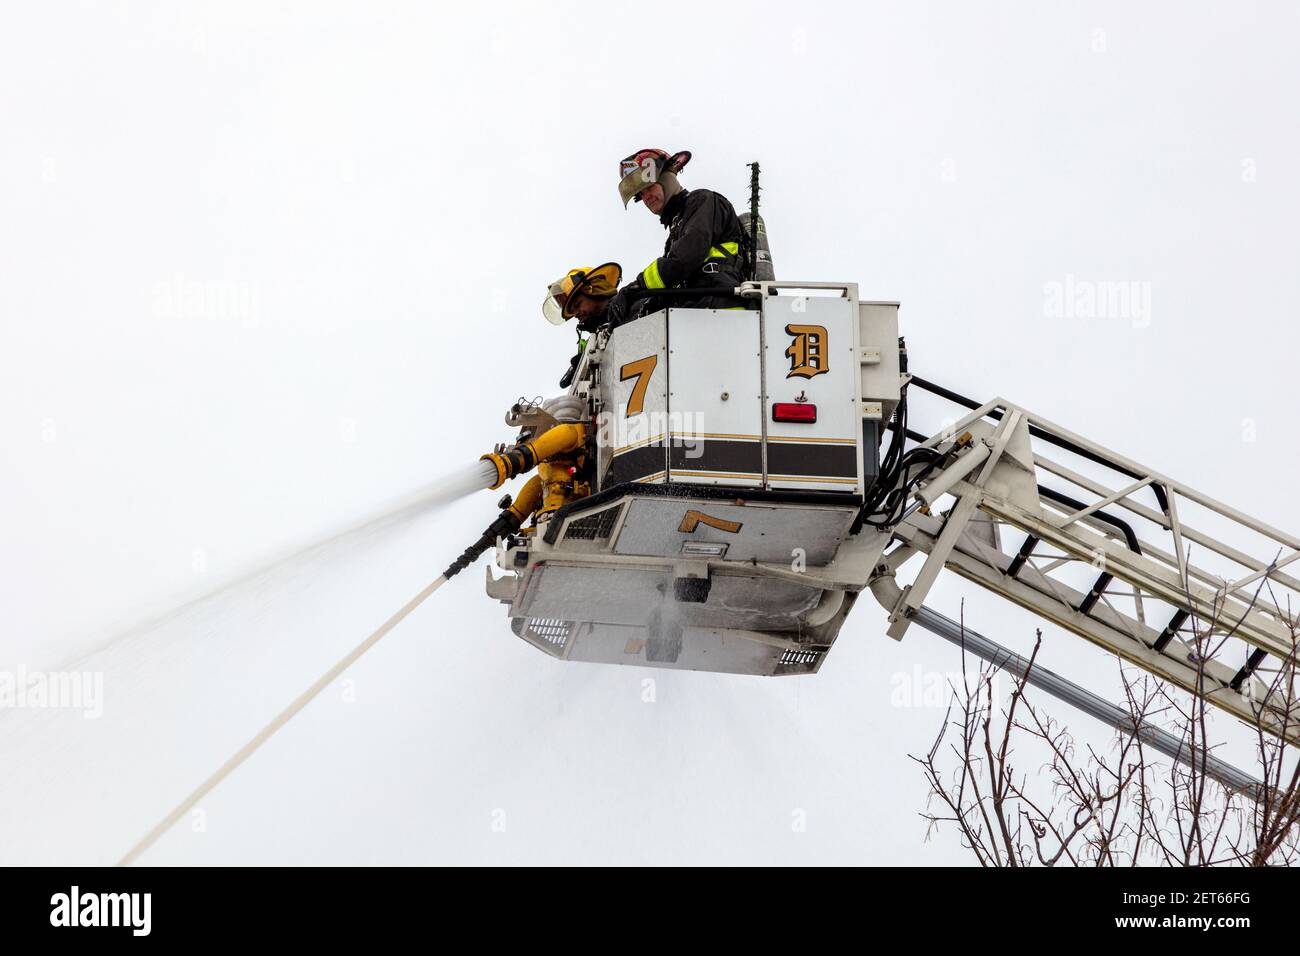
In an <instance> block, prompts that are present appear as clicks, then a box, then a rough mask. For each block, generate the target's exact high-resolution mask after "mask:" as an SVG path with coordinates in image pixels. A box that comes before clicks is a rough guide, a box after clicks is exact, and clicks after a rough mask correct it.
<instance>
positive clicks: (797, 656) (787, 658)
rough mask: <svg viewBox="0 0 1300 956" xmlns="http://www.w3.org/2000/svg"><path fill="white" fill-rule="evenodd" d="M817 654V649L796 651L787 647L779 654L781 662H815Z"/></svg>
mask: <svg viewBox="0 0 1300 956" xmlns="http://www.w3.org/2000/svg"><path fill="white" fill-rule="evenodd" d="M818 656H819V652H818V651H797V650H794V649H793V648H791V649H787V650H786V651H785V652H784V653H783V654H782V655H781V663H782V664H816V663H817V658H818Z"/></svg>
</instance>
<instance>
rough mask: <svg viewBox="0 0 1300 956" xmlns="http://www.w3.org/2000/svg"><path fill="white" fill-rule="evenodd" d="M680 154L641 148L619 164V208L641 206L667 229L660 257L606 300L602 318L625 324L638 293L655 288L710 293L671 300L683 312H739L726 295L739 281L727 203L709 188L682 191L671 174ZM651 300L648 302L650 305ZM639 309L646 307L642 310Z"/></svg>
mask: <svg viewBox="0 0 1300 956" xmlns="http://www.w3.org/2000/svg"><path fill="white" fill-rule="evenodd" d="M690 159H691V154H690V153H689V152H686V151H682V152H679V153H673V154H672V155H669V154H668V153H667V152H665V151H664V150H662V149H641V150H637V151H636V152H635V153H633V154H632V155H631V156H628V157H627V158H626V159H624V160H623V161H622V162H621V163H619V174H620V177H621V178H620V180H619V184H618V193H619V196H620V197H622V199H623V206H624V208H626V207H627V205H628V203H630V202H633V201H636V202H639V203H642V204H643V205H644V206H645V207H646V209H648V210H650V212H651V213H652V214H654V215H655V216H658V217H659V221H660V222H661V223H662V224H663V227H664V228H665V229H667V230H668V241H667V242H665V243H664V254H663V255H662V256H660V257H659V258H658V259H656V260H655V261H654V262H652V263H650V265H648V266H646V267H645V269H643V270H642V271H641V274H640V275H638V276H637V277H636V279H635V280H633V281H632V282H629V283H628V284H627V285H626V286H624V287H623V288H622V289H620V290H619V292H618V294H617V295H616V296H614V298H613V299H611V300H610V302H609V305H608V307H607V309H606V312H605V315H606V319H607V320H608V321H609V322H610V324H611V325H619V324H621V323H622V322H626V321H627V320H628V319H629V318H631V317H633V315H634V314H635V312H634V308H633V307H634V306H636V305H638V304H639V303H641V302H645V301H646V299H645V296H644V293H645V292H648V291H654V290H657V289H674V288H680V289H692V290H694V289H714V288H716V289H717V290H718V292H717V293H716V294H711V293H708V292H705V293H688V294H684V295H682V296H672V297H671V301H672V304H673V305H675V306H679V307H685V308H700V309H734V308H743V303H742V302H741V301H740V300H739V299H737V298H736V296H735V295H734V293H733V292H732V290H734V289H735V288H736V286H738V285H740V284H741V282H743V281H744V265H743V263H744V249H743V244H744V242H745V237H744V232H743V230H742V229H741V226H740V220H739V219H738V218H737V216H736V210H735V209H734V208H733V207H732V205H731V203H730V202H728V201H727V198H726V197H725V196H723V195H721V194H719V193H716V192H713V191H712V190H710V189H685V188H683V186H682V184H681V183H680V182H678V180H677V174H678V173H679V172H681V170H682V168H683V167H684V166H685V165H686V164H687V163H688V162H690ZM651 301H653V300H651ZM642 307H643V308H647V309H649V308H652V307H650V306H648V305H646V306H642Z"/></svg>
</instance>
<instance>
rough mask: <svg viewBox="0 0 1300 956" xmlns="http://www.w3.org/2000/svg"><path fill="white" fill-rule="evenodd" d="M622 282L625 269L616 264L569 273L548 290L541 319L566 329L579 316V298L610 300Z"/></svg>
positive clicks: (606, 264)
mask: <svg viewBox="0 0 1300 956" xmlns="http://www.w3.org/2000/svg"><path fill="white" fill-rule="evenodd" d="M622 278H623V267H622V266H620V265H619V264H618V263H617V262H606V263H604V264H603V265H599V266H596V267H595V268H594V269H570V270H569V271H568V273H567V274H566V275H565V276H563V277H562V278H559V279H556V280H555V281H554V282H552V283H551V284H550V286H549V287H548V288H547V290H546V298H545V299H544V300H543V301H542V315H544V316H545V317H546V321H548V322H550V323H551V324H552V325H563V324H564V323H565V321H566V320H567V319H571V318H573V317H574V316H575V315H577V308H578V296H580V295H586V296H590V297H591V298H593V299H608V298H609V297H610V296H612V295H613V294H614V293H615V292H617V291H618V284H619V282H620V281H621V280H622Z"/></svg>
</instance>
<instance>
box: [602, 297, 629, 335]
mask: <svg viewBox="0 0 1300 956" xmlns="http://www.w3.org/2000/svg"><path fill="white" fill-rule="evenodd" d="M627 314H628V301H627V293H626V292H624V290H622V289H619V290H618V291H617V292H615V293H614V298H612V299H610V300H609V305H607V306H605V313H604V316H603V318H604V320H605V321H606V322H608V323H609V327H610V328H612V329H616V328H618V327H619V326H620V325H622V324H623V323H624V322H626V321H627Z"/></svg>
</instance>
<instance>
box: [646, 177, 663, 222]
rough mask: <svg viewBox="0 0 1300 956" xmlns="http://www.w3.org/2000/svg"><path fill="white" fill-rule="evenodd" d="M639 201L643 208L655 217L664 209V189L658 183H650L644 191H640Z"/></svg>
mask: <svg viewBox="0 0 1300 956" xmlns="http://www.w3.org/2000/svg"><path fill="white" fill-rule="evenodd" d="M641 201H642V202H643V203H645V207H646V208H647V209H649V210H650V211H651V212H652V213H654V214H655V215H656V216H657V215H659V213H660V211H661V210H662V209H663V208H664V187H663V186H660V185H659V184H658V183H652V184H651V185H649V186H647V187H646V188H645V189H643V190H641Z"/></svg>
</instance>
